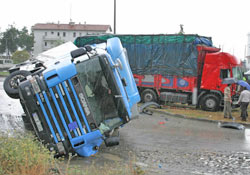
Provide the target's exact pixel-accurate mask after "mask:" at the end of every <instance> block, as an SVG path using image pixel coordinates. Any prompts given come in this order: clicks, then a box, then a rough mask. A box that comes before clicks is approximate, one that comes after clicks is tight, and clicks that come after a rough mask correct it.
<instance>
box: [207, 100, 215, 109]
mask: <svg viewBox="0 0 250 175" xmlns="http://www.w3.org/2000/svg"><path fill="white" fill-rule="evenodd" d="M215 104H216V102H215V101H214V100H213V99H208V100H207V101H206V106H207V107H208V108H214V107H215Z"/></svg>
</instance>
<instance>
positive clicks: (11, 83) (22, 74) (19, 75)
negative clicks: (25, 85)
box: [3, 70, 31, 99]
mask: <svg viewBox="0 0 250 175" xmlns="http://www.w3.org/2000/svg"><path fill="white" fill-rule="evenodd" d="M29 75H31V73H30V72H29V71H25V70H18V71H15V72H12V73H11V74H10V75H9V76H8V77H7V78H6V79H5V80H4V84H3V87H4V90H5V92H6V94H7V95H8V96H9V97H11V98H14V99H18V98H19V94H18V82H21V81H24V80H26V77H27V76H29Z"/></svg>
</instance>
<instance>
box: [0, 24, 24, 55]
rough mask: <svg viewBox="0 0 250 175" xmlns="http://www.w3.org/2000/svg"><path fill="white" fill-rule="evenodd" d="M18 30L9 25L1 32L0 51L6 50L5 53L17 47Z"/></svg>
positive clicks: (13, 50)
mask: <svg viewBox="0 0 250 175" xmlns="http://www.w3.org/2000/svg"><path fill="white" fill-rule="evenodd" d="M18 37H19V31H18V30H17V29H16V28H15V27H14V26H13V25H11V26H10V28H8V29H7V30H6V32H4V33H2V38H1V40H0V53H4V52H6V54H7V55H10V53H13V52H15V51H16V50H17V48H18V39H19V38H18Z"/></svg>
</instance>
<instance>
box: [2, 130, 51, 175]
mask: <svg viewBox="0 0 250 175" xmlns="http://www.w3.org/2000/svg"><path fill="white" fill-rule="evenodd" d="M53 167H55V160H54V158H53V155H52V153H51V152H49V151H48V149H47V148H45V147H44V146H43V145H42V143H40V142H39V141H37V140H36V139H35V138H34V137H33V136H32V135H29V134H25V135H23V136H21V135H19V136H17V137H9V136H7V135H4V136H1V137H0V175H6V174H8V175H49V174H51V172H50V170H51V169H52V168H53Z"/></svg>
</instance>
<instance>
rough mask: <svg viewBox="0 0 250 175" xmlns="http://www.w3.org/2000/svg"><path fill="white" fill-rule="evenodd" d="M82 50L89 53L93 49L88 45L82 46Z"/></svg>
mask: <svg viewBox="0 0 250 175" xmlns="http://www.w3.org/2000/svg"><path fill="white" fill-rule="evenodd" d="M84 48H85V49H86V50H87V52H91V51H92V50H93V48H92V47H91V46H90V45H86V46H84Z"/></svg>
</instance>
